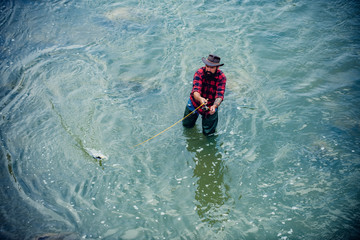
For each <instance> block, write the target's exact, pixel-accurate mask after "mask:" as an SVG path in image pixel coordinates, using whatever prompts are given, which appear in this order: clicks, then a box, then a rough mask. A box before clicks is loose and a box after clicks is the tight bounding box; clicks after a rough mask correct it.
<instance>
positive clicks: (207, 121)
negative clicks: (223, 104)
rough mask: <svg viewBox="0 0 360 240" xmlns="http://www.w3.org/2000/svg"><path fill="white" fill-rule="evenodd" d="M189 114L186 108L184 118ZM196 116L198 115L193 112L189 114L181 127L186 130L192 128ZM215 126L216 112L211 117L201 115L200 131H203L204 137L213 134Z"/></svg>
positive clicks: (216, 120)
mask: <svg viewBox="0 0 360 240" xmlns="http://www.w3.org/2000/svg"><path fill="white" fill-rule="evenodd" d="M189 113H191V110H190V109H189V108H188V107H187V106H186V107H185V112H184V117H185V116H187V115H188V114H189ZM198 116H199V115H198V114H197V113H195V112H194V113H193V114H191V115H190V116H188V117H187V118H185V119H184V120H183V121H182V124H183V126H184V127H187V128H192V127H194V126H195V123H196V120H197V118H198ZM217 124H218V111H216V112H215V113H214V114H213V115H210V114H206V115H203V116H202V129H203V133H204V135H209V134H212V133H214V132H215V130H216V126H217Z"/></svg>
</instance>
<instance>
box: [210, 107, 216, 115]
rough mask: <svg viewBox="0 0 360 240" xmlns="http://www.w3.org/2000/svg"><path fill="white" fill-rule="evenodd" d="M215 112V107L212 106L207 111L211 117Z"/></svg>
mask: <svg viewBox="0 0 360 240" xmlns="http://www.w3.org/2000/svg"><path fill="white" fill-rule="evenodd" d="M215 111H216V106H215V105H212V106H211V107H210V111H209V113H210V115H213V114H214V113H215Z"/></svg>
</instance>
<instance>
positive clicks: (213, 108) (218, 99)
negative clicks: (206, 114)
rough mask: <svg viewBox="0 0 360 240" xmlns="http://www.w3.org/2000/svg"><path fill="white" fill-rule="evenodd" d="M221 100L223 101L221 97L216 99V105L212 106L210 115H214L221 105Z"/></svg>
mask: <svg viewBox="0 0 360 240" xmlns="http://www.w3.org/2000/svg"><path fill="white" fill-rule="evenodd" d="M221 102H222V99H221V98H217V99H215V102H214V105H212V106H211V107H210V115H213V114H214V113H215V111H216V108H217V107H219V106H220V104H221Z"/></svg>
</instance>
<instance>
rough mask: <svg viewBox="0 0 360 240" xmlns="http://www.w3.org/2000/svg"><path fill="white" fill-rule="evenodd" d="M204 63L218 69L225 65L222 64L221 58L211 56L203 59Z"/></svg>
mask: <svg viewBox="0 0 360 240" xmlns="http://www.w3.org/2000/svg"><path fill="white" fill-rule="evenodd" d="M202 61H203V62H204V63H205V64H206V65H208V66H210V67H218V66H222V65H224V64H223V63H220V57H218V56H216V55H212V54H210V55H209V56H208V58H207V59H205V58H202Z"/></svg>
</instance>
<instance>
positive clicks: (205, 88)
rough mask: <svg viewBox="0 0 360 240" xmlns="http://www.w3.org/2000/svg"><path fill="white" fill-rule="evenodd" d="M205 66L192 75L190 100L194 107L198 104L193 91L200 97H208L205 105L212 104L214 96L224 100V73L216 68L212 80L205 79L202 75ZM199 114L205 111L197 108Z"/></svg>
mask: <svg viewBox="0 0 360 240" xmlns="http://www.w3.org/2000/svg"><path fill="white" fill-rule="evenodd" d="M204 72H205V67H202V68H199V70H197V71H196V73H195V75H194V81H193V88H192V91H191V94H190V100H191V102H192V104H193V106H194V107H195V108H197V107H198V106H199V105H200V104H199V103H198V102H197V101H196V100H195V98H194V92H198V93H200V95H201V97H203V98H207V99H208V104H207V106H208V107H210V106H212V105H213V104H214V101H215V99H216V98H221V100H224V93H225V85H226V77H225V74H224V73H223V72H222V71H221V70H220V69H218V70H217V72H216V73H215V77H214V79H213V80H207V79H206V78H205V75H204ZM197 111H198V112H199V113H200V114H204V113H205V112H204V111H203V110H202V109H201V108H199V109H198V110H197Z"/></svg>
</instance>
